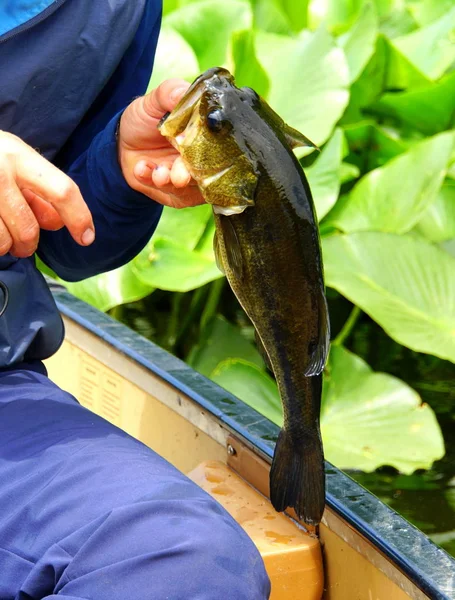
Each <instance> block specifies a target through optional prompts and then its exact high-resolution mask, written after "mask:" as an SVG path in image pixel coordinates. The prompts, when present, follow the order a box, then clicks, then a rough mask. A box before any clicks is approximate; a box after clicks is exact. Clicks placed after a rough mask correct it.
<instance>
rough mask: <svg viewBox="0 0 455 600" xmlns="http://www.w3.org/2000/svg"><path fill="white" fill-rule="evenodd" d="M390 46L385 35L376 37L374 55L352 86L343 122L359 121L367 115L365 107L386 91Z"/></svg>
mask: <svg viewBox="0 0 455 600" xmlns="http://www.w3.org/2000/svg"><path fill="white" fill-rule="evenodd" d="M387 56H388V47H387V42H386V40H385V39H384V37H383V36H381V35H379V36H377V39H376V44H375V47H374V52H373V56H372V57H371V58H370V60H369V61H368V63H367V65H366V67H365V68H364V69H363V71H362V73H361V74H360V77H359V78H358V79H357V80H356V81H354V83H353V84H352V86H351V95H350V99H349V105H348V107H347V109H346V112H345V114H344V115H343V119H342V124H343V125H344V124H349V123H357V122H358V121H362V120H363V119H364V118H365V117H364V115H363V109H364V108H365V107H366V106H369V105H370V104H371V103H372V102H374V101H375V100H376V99H377V98H379V96H380V95H381V94H382V92H383V91H384V86H385V80H386V65H387Z"/></svg>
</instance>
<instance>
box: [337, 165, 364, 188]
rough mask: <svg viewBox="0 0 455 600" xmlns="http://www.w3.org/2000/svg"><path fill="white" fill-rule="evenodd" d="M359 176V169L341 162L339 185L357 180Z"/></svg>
mask: <svg viewBox="0 0 455 600" xmlns="http://www.w3.org/2000/svg"><path fill="white" fill-rule="evenodd" d="M359 175H360V169H359V168H358V167H356V165H351V163H348V162H342V163H341V165H340V183H341V184H343V183H347V182H348V181H352V180H353V179H357V177H358V176H359Z"/></svg>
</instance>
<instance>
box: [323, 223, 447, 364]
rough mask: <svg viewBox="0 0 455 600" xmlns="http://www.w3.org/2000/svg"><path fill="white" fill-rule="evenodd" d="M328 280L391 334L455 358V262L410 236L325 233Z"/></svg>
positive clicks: (410, 344) (411, 345) (414, 346)
mask: <svg viewBox="0 0 455 600" xmlns="http://www.w3.org/2000/svg"><path fill="white" fill-rule="evenodd" d="M323 251H324V266H325V278H326V284H327V285H328V286H329V287H332V288H334V289H336V290H337V291H338V292H340V293H341V294H343V295H344V296H346V298H348V299H349V300H350V301H351V302H353V303H355V304H356V305H357V306H359V307H360V308H361V309H362V310H363V311H365V312H366V313H367V314H369V315H370V317H371V318H372V319H374V320H375V321H376V322H377V323H379V325H380V326H381V327H382V328H383V329H384V330H385V331H386V333H387V334H388V335H390V337H391V338H393V339H394V340H395V341H397V342H398V343H400V344H403V345H404V346H407V347H408V348H411V349H412V350H416V351H417V352H426V353H427V354H434V355H435V356H439V357H440V358H445V359H448V360H451V361H452V362H455V261H454V259H453V258H452V257H451V256H450V255H449V254H447V253H446V252H444V251H443V250H440V249H439V248H437V247H436V246H434V245H432V244H431V243H429V242H427V241H426V240H424V239H422V238H417V237H414V236H411V235H393V234H387V233H374V232H363V233H355V234H351V235H333V236H330V237H326V238H323Z"/></svg>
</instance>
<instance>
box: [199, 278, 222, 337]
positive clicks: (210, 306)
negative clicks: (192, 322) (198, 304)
mask: <svg viewBox="0 0 455 600" xmlns="http://www.w3.org/2000/svg"><path fill="white" fill-rule="evenodd" d="M224 282H225V278H224V277H221V278H220V279H216V280H215V281H214V282H213V283H212V284H211V286H210V292H209V296H208V298H207V302H206V303H205V306H204V310H203V311H202V315H201V322H200V330H201V331H203V329H205V326H206V325H207V323H208V322H209V321H210V319H211V318H212V317H213V315H214V314H215V313H216V309H217V308H218V303H219V301H220V296H221V292H222V291H223V287H224Z"/></svg>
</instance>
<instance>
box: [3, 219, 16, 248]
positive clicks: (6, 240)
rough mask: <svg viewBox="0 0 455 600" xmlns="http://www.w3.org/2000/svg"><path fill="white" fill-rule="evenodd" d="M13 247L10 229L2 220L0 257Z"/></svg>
mask: <svg viewBox="0 0 455 600" xmlns="http://www.w3.org/2000/svg"><path fill="white" fill-rule="evenodd" d="M12 245H13V238H12V237H11V236H10V233H9V231H8V227H7V226H6V225H5V223H3V221H2V219H0V256H4V255H5V254H7V253H8V252H9V251H10V249H11V246H12Z"/></svg>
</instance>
